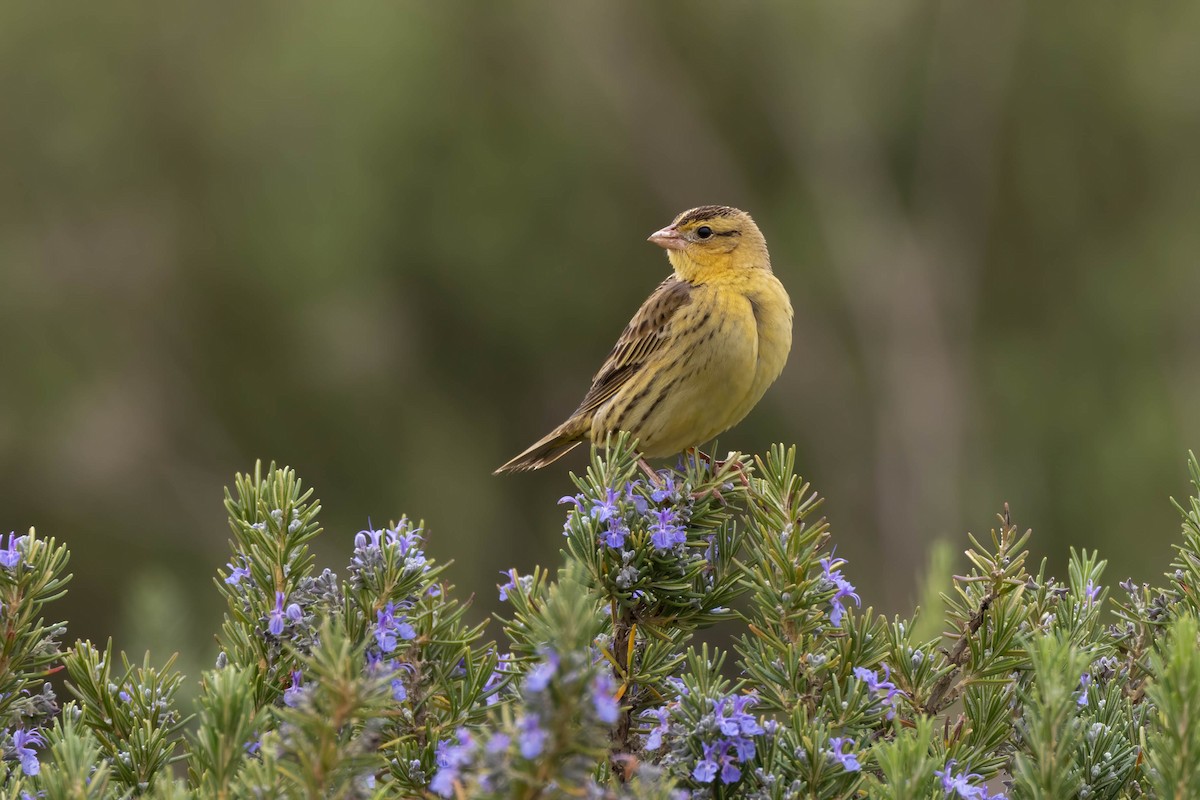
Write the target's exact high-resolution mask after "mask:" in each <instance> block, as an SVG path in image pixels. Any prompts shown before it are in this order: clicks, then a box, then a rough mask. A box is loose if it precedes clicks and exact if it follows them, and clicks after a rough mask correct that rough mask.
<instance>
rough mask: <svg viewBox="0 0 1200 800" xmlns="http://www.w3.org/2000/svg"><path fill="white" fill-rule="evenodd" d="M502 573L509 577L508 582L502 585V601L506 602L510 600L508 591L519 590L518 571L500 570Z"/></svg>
mask: <svg viewBox="0 0 1200 800" xmlns="http://www.w3.org/2000/svg"><path fill="white" fill-rule="evenodd" d="M500 574H501V575H503V576H505V577H506V578H508V583H505V584H503V585H502V586H501V587H500V601H501V602H506V601H507V600H508V593H509V592H515V591H516V590H517V571H516V570H515V569H510V570H507V571H506V570H500Z"/></svg>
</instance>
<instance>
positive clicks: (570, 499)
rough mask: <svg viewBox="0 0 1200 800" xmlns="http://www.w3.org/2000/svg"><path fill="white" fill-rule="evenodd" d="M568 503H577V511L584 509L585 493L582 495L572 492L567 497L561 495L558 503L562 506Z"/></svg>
mask: <svg viewBox="0 0 1200 800" xmlns="http://www.w3.org/2000/svg"><path fill="white" fill-rule="evenodd" d="M567 503H573V504H574V505H575V510H576V511H582V510H583V495H581V494H574V495H572V494H569V495H567V496H566V497H560V498H558V504H559V505H560V506H562V505H566V504H567Z"/></svg>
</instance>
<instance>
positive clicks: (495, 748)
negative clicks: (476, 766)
mask: <svg viewBox="0 0 1200 800" xmlns="http://www.w3.org/2000/svg"><path fill="white" fill-rule="evenodd" d="M510 744H512V737H511V736H509V735H508V734H507V733H499V732H496V733H493V734H492V738H490V739H488V743H487V747H485V748H484V749H485V750H487V752H488V753H490V754H492V755H497V754H499V753H505V752H508V746H509V745H510Z"/></svg>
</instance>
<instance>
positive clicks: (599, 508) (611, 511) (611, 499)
mask: <svg viewBox="0 0 1200 800" xmlns="http://www.w3.org/2000/svg"><path fill="white" fill-rule="evenodd" d="M620 499H621V495H620V494H618V493H617V491H616V490H615V489H613V488H612V487H608V488H606V489H605V490H604V499H603V500H594V501H593V502H592V511H591V514H592V519H594V520H596V521H597V522H608V521H609V520H610V519H612V518H613V517H619V516H621V507H620V506H619V505H618V503H619V502H620Z"/></svg>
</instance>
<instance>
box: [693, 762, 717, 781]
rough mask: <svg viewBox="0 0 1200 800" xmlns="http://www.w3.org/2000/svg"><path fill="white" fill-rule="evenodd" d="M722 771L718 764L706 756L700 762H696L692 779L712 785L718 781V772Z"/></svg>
mask: <svg viewBox="0 0 1200 800" xmlns="http://www.w3.org/2000/svg"><path fill="white" fill-rule="evenodd" d="M719 769H720V767H719V766H717V762H716V761H713V760H712V759H711V758H709V757H708V756H705V757H704V758H703V759H701V760H700V761H697V762H696V768H695V769H694V770H692V777H693V778H695V779H696V780H697V781H699V782H700V783H712V782H713V781H714V780H716V779H717V771H718V770H719Z"/></svg>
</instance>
